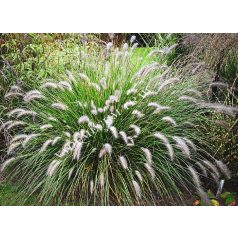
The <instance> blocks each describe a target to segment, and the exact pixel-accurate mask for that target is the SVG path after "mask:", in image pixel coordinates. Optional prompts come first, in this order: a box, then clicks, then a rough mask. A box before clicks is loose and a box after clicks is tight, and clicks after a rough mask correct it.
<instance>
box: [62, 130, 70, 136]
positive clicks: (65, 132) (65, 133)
mask: <svg viewBox="0 0 238 238" xmlns="http://www.w3.org/2000/svg"><path fill="white" fill-rule="evenodd" d="M63 133H64V135H65V136H66V137H68V138H70V137H71V134H70V133H69V132H68V131H64V132H63Z"/></svg>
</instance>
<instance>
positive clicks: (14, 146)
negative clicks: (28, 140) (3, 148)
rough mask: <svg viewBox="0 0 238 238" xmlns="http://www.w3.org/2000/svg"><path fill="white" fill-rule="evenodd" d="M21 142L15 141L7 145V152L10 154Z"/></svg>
mask: <svg viewBox="0 0 238 238" xmlns="http://www.w3.org/2000/svg"><path fill="white" fill-rule="evenodd" d="M21 144H22V143H21V142H15V143H12V144H11V145H10V146H9V147H8V150H7V154H8V155H10V154H11V153H12V152H14V150H15V149H16V148H17V147H19V146H20V145H21Z"/></svg>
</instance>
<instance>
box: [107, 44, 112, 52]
mask: <svg viewBox="0 0 238 238" xmlns="http://www.w3.org/2000/svg"><path fill="white" fill-rule="evenodd" d="M112 47H113V43H112V42H108V43H107V46H106V49H107V52H109V51H110V49H111V48H112Z"/></svg>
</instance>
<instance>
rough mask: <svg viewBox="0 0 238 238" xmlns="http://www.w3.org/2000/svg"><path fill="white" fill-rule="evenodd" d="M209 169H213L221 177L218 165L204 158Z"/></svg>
mask: <svg viewBox="0 0 238 238" xmlns="http://www.w3.org/2000/svg"><path fill="white" fill-rule="evenodd" d="M202 162H203V163H204V164H205V165H206V166H207V167H208V168H209V169H211V170H212V171H213V172H214V174H215V175H216V176H217V177H218V178H220V174H219V172H218V170H217V168H216V166H215V165H214V164H212V163H211V162H210V161H208V160H203V161H202Z"/></svg>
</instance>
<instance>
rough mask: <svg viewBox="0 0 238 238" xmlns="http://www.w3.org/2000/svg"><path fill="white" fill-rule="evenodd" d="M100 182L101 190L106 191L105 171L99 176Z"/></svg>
mask: <svg viewBox="0 0 238 238" xmlns="http://www.w3.org/2000/svg"><path fill="white" fill-rule="evenodd" d="M99 183H100V187H101V191H104V184H105V179H104V174H103V173H101V174H100V176H99Z"/></svg>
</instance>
